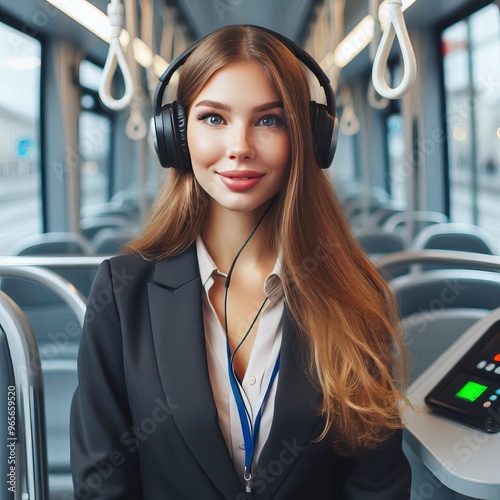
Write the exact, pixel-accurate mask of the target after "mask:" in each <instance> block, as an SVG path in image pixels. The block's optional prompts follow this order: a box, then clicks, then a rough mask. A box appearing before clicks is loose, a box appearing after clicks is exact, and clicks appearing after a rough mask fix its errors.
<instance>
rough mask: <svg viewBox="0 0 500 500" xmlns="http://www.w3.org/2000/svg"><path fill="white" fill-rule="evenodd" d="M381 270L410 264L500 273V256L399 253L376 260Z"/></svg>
mask: <svg viewBox="0 0 500 500" xmlns="http://www.w3.org/2000/svg"><path fill="white" fill-rule="evenodd" d="M374 263H375V265H376V266H377V267H378V268H379V269H389V268H391V267H392V266H399V265H408V264H447V265H449V264H453V265H457V266H459V267H460V268H472V269H476V270H481V271H500V256H498V255H486V254H482V253H470V252H458V251H452V250H423V251H420V252H415V251H409V252H398V253H393V254H389V255H384V256H381V257H377V258H375V259H374Z"/></svg>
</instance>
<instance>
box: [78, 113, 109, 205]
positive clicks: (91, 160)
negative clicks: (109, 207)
mask: <svg viewBox="0 0 500 500" xmlns="http://www.w3.org/2000/svg"><path fill="white" fill-rule="evenodd" d="M78 135H79V145H80V146H79V147H80V162H81V163H80V172H81V177H80V181H81V207H82V208H83V207H85V206H89V205H93V204H96V203H104V202H106V201H108V198H109V197H108V193H109V163H110V155H111V151H110V149H111V148H110V144H111V120H110V119H109V118H108V117H106V116H102V115H99V114H97V113H93V112H90V111H82V112H81V113H80V119H79V123H78Z"/></svg>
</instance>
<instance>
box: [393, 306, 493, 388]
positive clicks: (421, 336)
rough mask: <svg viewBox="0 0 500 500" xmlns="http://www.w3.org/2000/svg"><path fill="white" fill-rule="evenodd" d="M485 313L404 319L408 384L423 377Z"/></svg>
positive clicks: (438, 312) (448, 313) (458, 312)
mask: <svg viewBox="0 0 500 500" xmlns="http://www.w3.org/2000/svg"><path fill="white" fill-rule="evenodd" d="M488 313H489V311H488V310H485V309H459V308H457V309H444V310H436V311H425V312H422V313H415V314H411V315H410V316H407V317H405V318H403V319H402V321H401V323H402V327H403V332H404V336H405V341H406V345H407V348H408V382H409V383H410V384H411V383H412V382H413V381H414V380H415V379H416V378H417V377H419V376H420V375H421V374H422V373H423V372H424V371H425V370H426V369H427V368H428V367H429V366H430V365H431V364H432V363H433V362H434V361H435V360H436V359H437V358H438V357H439V356H440V355H441V354H442V353H443V352H444V351H445V350H446V349H448V347H450V346H451V344H453V342H455V341H456V340H457V339H458V338H460V336H461V335H462V334H463V333H465V332H466V331H467V330H468V329H469V328H470V327H471V326H472V325H473V324H474V323H475V322H476V321H479V320H480V319H481V318H483V317H484V316H486V315H487V314H488Z"/></svg>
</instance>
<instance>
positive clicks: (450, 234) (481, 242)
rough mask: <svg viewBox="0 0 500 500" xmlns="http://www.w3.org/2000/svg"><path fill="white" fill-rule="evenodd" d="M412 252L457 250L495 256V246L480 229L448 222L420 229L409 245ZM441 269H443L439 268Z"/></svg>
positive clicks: (488, 236)
mask: <svg viewBox="0 0 500 500" xmlns="http://www.w3.org/2000/svg"><path fill="white" fill-rule="evenodd" d="M411 249H412V250H431V249H432V250H458V251H461V252H472V253H482V254H486V255H495V254H496V251H495V244H494V242H493V240H492V238H491V237H490V235H489V234H488V233H487V232H486V231H485V230H484V229H482V228H480V227H478V226H474V225H472V224H461V223H456V222H449V223H443V224H434V225H432V226H428V227H426V228H424V229H422V230H421V231H420V232H419V233H418V234H417V235H416V236H415V239H414V240H413V242H412V244H411ZM441 269H443V267H441Z"/></svg>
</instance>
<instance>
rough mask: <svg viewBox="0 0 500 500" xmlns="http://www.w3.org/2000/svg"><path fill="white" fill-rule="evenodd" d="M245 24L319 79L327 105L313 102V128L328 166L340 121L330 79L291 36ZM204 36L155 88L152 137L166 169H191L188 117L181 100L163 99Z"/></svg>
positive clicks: (318, 150)
mask: <svg viewBox="0 0 500 500" xmlns="http://www.w3.org/2000/svg"><path fill="white" fill-rule="evenodd" d="M244 26H252V27H253V28H258V29H260V30H262V31H265V32H267V33H270V34H271V35H273V36H274V37H275V38H277V39H278V40H279V41H280V42H282V43H283V44H284V45H285V46H286V47H287V48H288V49H289V50H290V51H291V52H292V53H293V54H294V55H295V57H296V58H297V59H298V60H299V61H301V62H302V63H304V64H305V66H306V67H307V68H309V69H310V70H311V72H312V73H313V74H314V75H315V76H316V78H317V79H318V81H319V83H320V85H321V87H323V91H324V92H325V95H326V106H325V105H324V104H318V103H317V102H315V101H311V127H312V131H313V137H314V143H315V146H316V153H317V156H318V159H319V162H320V166H321V167H322V168H328V167H329V166H330V164H331V162H332V160H333V155H334V154H335V149H336V147H337V135H338V120H337V118H336V116H335V96H334V94H333V90H332V87H331V86H330V80H329V79H328V77H327V76H326V74H325V72H324V71H323V70H322V69H321V68H320V66H319V64H318V63H317V62H316V61H315V60H314V59H313V58H312V57H311V56H310V55H309V54H308V53H307V52H306V51H305V50H304V49H302V48H301V47H300V46H299V45H297V44H296V43H295V42H293V41H292V40H290V39H289V38H287V37H285V36H283V35H281V34H280V33H276V32H275V31H272V30H270V29H268V28H263V27H261V26H253V25H244ZM207 36H208V35H207ZM205 38H206V37H203V38H202V39H201V40H199V41H198V42H196V43H195V44H194V45H192V46H191V47H189V48H188V49H186V50H185V51H184V52H182V54H180V55H179V56H177V57H176V58H175V59H174V60H173V61H172V62H171V63H170V65H169V66H168V68H167V69H166V71H165V73H163V75H162V76H161V77H160V83H159V84H158V87H157V88H156V92H155V97H154V104H153V112H154V131H153V139H154V145H155V149H156V153H157V154H158V158H159V160H160V164H161V165H162V167H165V168H167V167H173V168H178V169H180V170H191V157H190V155H189V149H188V144H187V130H186V128H187V116H186V111H185V109H184V106H183V105H182V104H181V103H180V102H179V101H174V102H172V103H170V104H165V105H163V106H162V99H163V94H164V93H165V89H166V87H167V85H168V83H169V82H170V79H171V78H172V75H173V74H174V73H175V71H176V70H177V69H178V68H179V67H180V66H182V65H183V64H184V63H185V62H186V60H187V59H188V57H189V56H190V55H191V53H192V52H193V51H194V50H195V49H196V48H197V47H198V46H199V45H200V43H201V42H203V40H205Z"/></svg>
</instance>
